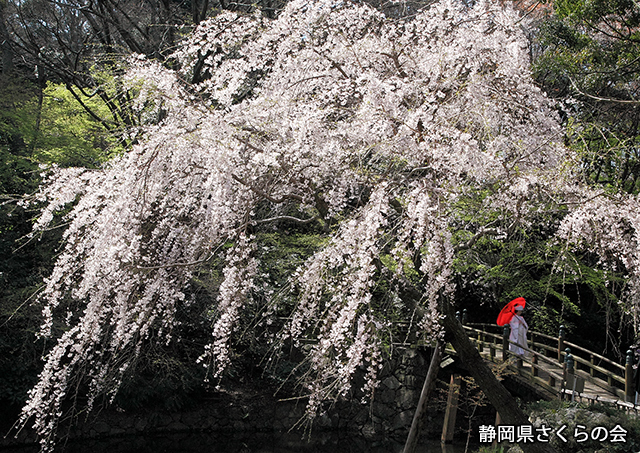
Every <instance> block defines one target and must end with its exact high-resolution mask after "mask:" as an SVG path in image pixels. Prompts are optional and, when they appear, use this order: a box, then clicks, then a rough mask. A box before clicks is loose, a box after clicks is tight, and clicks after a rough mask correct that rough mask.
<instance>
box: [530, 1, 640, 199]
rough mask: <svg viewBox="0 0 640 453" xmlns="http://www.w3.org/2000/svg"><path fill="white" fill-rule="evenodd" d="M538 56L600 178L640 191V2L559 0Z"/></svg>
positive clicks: (573, 139)
mask: <svg viewBox="0 0 640 453" xmlns="http://www.w3.org/2000/svg"><path fill="white" fill-rule="evenodd" d="M554 12H555V14H554V15H553V16H551V17H550V18H549V19H547V20H546V21H545V22H544V23H543V24H542V25H541V28H540V34H539V44H540V45H541V47H542V52H541V53H540V55H539V56H538V58H537V59H536V61H535V62H534V71H535V76H536V78H537V80H538V82H539V83H540V84H541V85H542V86H543V87H544V89H545V90H546V91H547V92H548V93H549V94H550V95H551V96H553V97H555V98H558V99H559V100H560V101H562V102H564V103H565V105H564V110H563V115H564V116H565V119H566V124H567V139H568V143H569V144H570V146H572V147H573V148H574V149H575V150H576V151H577V153H578V155H579V156H580V157H581V159H582V162H583V169H584V174H585V176H586V177H587V178H588V179H589V180H591V181H592V182H593V183H594V184H599V185H601V186H603V187H605V188H608V189H611V190H619V189H620V190H624V191H627V192H629V193H638V191H640V181H638V176H639V174H640V156H639V154H638V144H639V140H640V138H639V133H640V132H639V130H638V126H639V124H640V115H639V112H638V108H637V107H638V105H639V104H638V95H639V94H640V93H639V92H638V90H639V89H640V85H639V84H638V81H639V78H640V27H639V22H640V5H638V3H637V2H633V1H631V0H592V1H584V0H556V1H555V2H554Z"/></svg>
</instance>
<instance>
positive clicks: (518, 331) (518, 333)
mask: <svg viewBox="0 0 640 453" xmlns="http://www.w3.org/2000/svg"><path fill="white" fill-rule="evenodd" d="M509 325H510V326H511V333H510V334H509V340H510V341H513V342H514V343H518V344H519V345H520V346H524V347H525V348H528V347H529V346H528V344H527V331H528V330H529V324H527V321H525V320H524V318H523V317H522V316H520V315H513V318H511V321H510V322H509ZM509 351H511V352H512V353H514V354H516V355H519V356H524V355H525V353H526V352H527V351H525V350H524V349H523V348H521V347H518V346H516V345H515V344H509Z"/></svg>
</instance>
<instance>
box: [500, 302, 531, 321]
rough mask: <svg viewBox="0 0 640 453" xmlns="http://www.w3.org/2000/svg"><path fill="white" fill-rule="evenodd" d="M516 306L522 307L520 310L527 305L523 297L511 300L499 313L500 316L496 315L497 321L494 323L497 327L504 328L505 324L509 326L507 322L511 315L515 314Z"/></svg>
mask: <svg viewBox="0 0 640 453" xmlns="http://www.w3.org/2000/svg"><path fill="white" fill-rule="evenodd" d="M516 305H522V308H524V307H525V305H527V301H526V300H524V297H517V298H515V299H513V300H512V301H511V302H509V303H508V304H507V305H505V306H504V308H503V309H502V310H501V311H500V314H499V315H498V320H497V321H496V323H497V324H498V325H499V326H504V325H505V324H509V321H511V318H513V315H514V314H515V312H516V311H515V307H516Z"/></svg>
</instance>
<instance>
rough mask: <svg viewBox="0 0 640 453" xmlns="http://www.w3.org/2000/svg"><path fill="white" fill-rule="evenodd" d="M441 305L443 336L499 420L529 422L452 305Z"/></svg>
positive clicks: (542, 448) (537, 445) (532, 451)
mask: <svg viewBox="0 0 640 453" xmlns="http://www.w3.org/2000/svg"><path fill="white" fill-rule="evenodd" d="M442 308H443V310H442V311H443V314H444V315H445V316H444V319H443V321H442V324H443V325H444V328H445V331H446V334H447V339H448V340H449V341H450V342H451V345H452V346H453V347H454V349H455V350H456V353H457V354H458V357H459V358H460V360H461V362H462V364H463V366H464V367H465V368H466V369H467V371H468V372H469V374H470V375H471V376H472V377H473V379H474V380H475V381H476V384H478V385H479V386H480V388H481V389H482V391H483V392H484V394H485V395H486V396H487V398H488V399H489V401H490V402H491V404H492V405H493V407H495V409H496V410H497V411H498V413H499V414H500V418H501V419H502V422H503V423H505V424H507V425H514V426H520V425H529V424H531V423H530V422H529V419H528V418H527V416H526V415H525V413H524V412H522V410H521V409H520V408H519V407H518V403H517V402H516V400H515V398H513V396H512V395H511V393H509V391H508V390H507V389H506V388H504V386H503V385H502V384H501V383H500V381H499V380H498V379H497V378H496V376H495V375H494V374H493V371H491V369H490V368H489V366H488V365H487V364H486V363H485V361H484V359H483V358H482V357H481V356H480V353H479V352H478V350H477V349H476V347H475V345H474V344H473V343H472V342H471V340H469V336H468V335H467V333H466V332H465V331H464V329H463V328H462V324H460V322H459V321H458V320H457V319H456V317H455V313H454V310H453V307H452V306H451V305H450V304H449V303H446V302H445V303H444V304H443V307H442ZM519 446H520V448H522V450H523V451H524V452H525V453H551V452H555V449H554V448H553V447H552V446H551V445H550V444H548V443H542V442H534V443H524V442H523V443H521V444H519Z"/></svg>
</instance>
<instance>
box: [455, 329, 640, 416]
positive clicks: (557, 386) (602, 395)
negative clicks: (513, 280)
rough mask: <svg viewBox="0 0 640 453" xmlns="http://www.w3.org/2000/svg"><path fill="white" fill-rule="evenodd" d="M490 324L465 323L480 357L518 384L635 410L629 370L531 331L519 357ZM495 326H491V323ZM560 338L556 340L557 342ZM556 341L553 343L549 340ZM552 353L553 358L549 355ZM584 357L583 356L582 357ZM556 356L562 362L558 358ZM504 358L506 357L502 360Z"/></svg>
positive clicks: (639, 408)
mask: <svg viewBox="0 0 640 453" xmlns="http://www.w3.org/2000/svg"><path fill="white" fill-rule="evenodd" d="M491 328H492V326H486V325H474V326H473V327H472V326H465V329H466V330H467V331H468V332H469V334H470V336H471V337H472V340H473V341H474V342H475V343H476V346H477V347H478V350H479V352H480V354H481V356H482V357H483V358H484V359H485V360H487V361H489V362H492V363H493V364H494V365H495V368H496V373H497V374H498V375H500V374H503V375H506V374H509V375H510V377H512V378H514V379H516V380H517V381H518V382H519V383H520V384H522V385H525V386H527V387H529V388H531V389H532V390H533V391H535V392H536V393H538V394H539V395H541V396H542V397H544V398H546V399H554V398H558V397H561V398H568V399H575V400H578V401H580V400H589V401H597V402H602V403H606V404H614V405H616V406H618V407H620V408H622V409H625V410H627V411H629V412H634V413H636V414H637V413H638V412H639V411H640V405H639V404H634V403H640V400H639V401H633V400H634V398H633V396H635V392H633V396H632V392H631V390H630V388H629V384H630V381H629V380H630V373H632V369H631V367H630V365H629V361H628V360H627V366H626V367H625V366H621V365H619V364H616V363H614V362H612V361H610V360H608V359H606V358H604V357H602V356H599V355H598V354H596V353H593V352H591V351H588V350H586V349H584V348H581V347H580V346H578V345H575V344H572V343H568V342H565V341H564V338H559V339H554V338H552V337H549V336H546V335H543V334H540V333H536V332H532V334H533V335H532V338H531V340H529V346H530V347H531V348H532V349H527V357H525V358H522V359H519V358H517V357H516V356H514V355H513V354H511V353H509V352H508V351H507V352H506V356H507V357H504V355H505V352H504V348H505V346H506V347H507V348H508V344H509V342H508V340H506V339H505V338H504V336H503V335H500V334H496V333H493V332H490V329H491ZM493 328H494V329H495V326H493ZM559 340H560V341H559ZM554 341H555V342H556V344H555V345H550V344H549V343H553V342H554ZM565 343H566V344H565ZM566 345H571V347H572V349H573V350H575V351H576V356H575V358H574V356H573V355H572V356H571V360H572V361H575V366H574V367H571V366H569V367H568V368H569V371H567V364H566V363H564V362H566V357H567V354H569V350H566V352H565V351H564V350H563V349H562V347H564V346H566ZM549 355H552V356H553V357H549ZM583 356H584V357H583ZM558 357H560V358H561V359H562V360H563V362H561V361H560V360H558ZM505 358H506V360H505Z"/></svg>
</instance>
